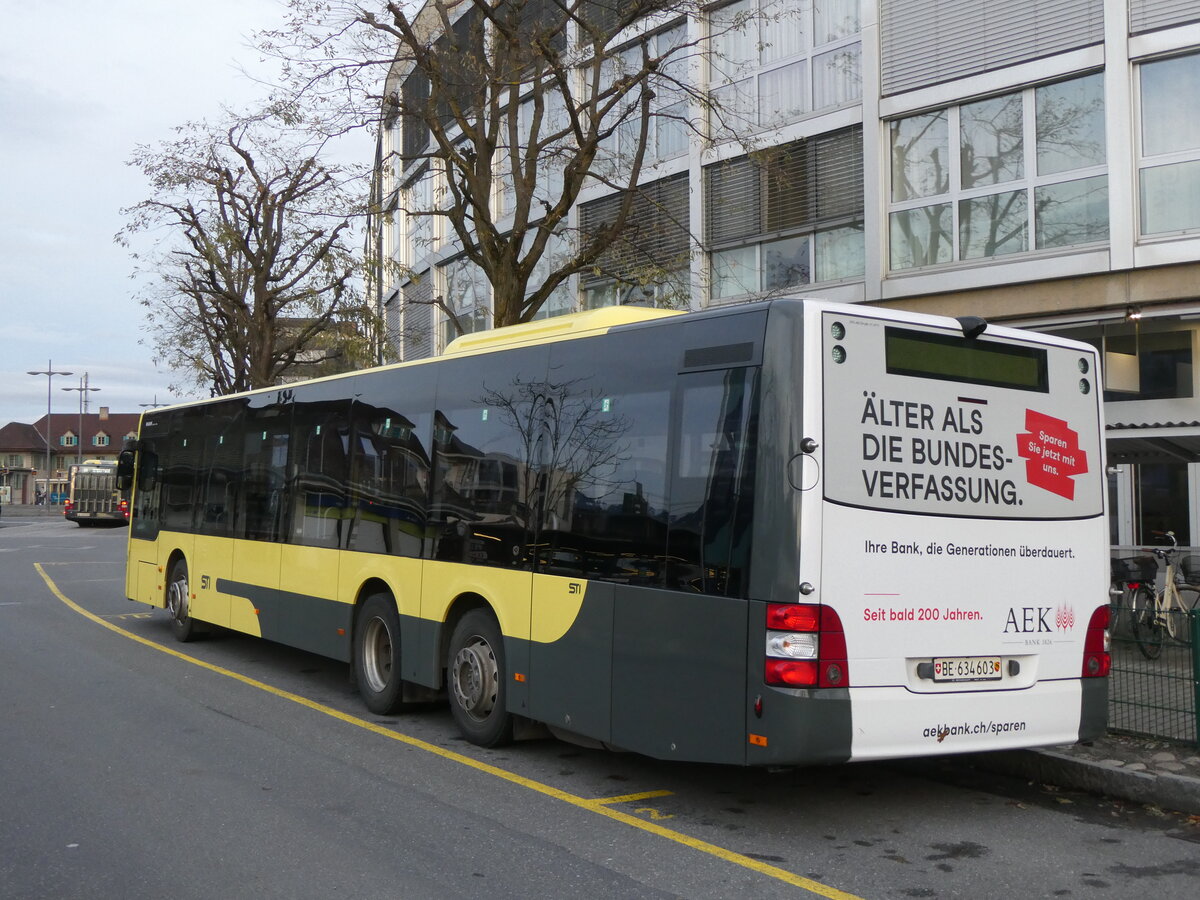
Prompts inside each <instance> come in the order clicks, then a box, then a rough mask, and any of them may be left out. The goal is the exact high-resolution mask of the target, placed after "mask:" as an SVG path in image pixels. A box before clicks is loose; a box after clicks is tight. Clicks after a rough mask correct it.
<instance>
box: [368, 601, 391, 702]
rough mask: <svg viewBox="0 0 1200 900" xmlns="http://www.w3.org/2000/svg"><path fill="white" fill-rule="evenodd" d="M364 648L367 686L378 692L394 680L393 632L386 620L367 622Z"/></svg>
mask: <svg viewBox="0 0 1200 900" xmlns="http://www.w3.org/2000/svg"><path fill="white" fill-rule="evenodd" d="M362 649H363V675H364V676H365V677H366V679H367V686H368V687H369V688H370V689H371V690H372V691H374V692H375V693H377V694H378V693H379V692H381V691H382V690H384V689H385V688H386V687H387V686H388V684H389V683H390V682H391V680H392V634H391V632H390V631H388V628H387V623H386V622H384V621H383V620H382V619H379V618H374V619H372V620H371V621H370V622H368V623H367V628H366V633H365V635H364V636H363V648H362Z"/></svg>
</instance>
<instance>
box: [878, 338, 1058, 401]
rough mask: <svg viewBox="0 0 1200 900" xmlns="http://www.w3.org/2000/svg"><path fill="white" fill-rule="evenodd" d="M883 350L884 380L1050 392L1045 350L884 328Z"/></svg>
mask: <svg viewBox="0 0 1200 900" xmlns="http://www.w3.org/2000/svg"><path fill="white" fill-rule="evenodd" d="M885 331H886V333H885V336H884V346H885V350H886V355H887V356H886V358H887V371H888V374H889V375H912V376H913V377H915V378H936V379H938V380H939V381H961V382H964V383H966V384H984V385H990V386H992V387H1000V388H1012V389H1014V390H1018V391H1040V392H1041V393H1043V394H1044V393H1047V392H1048V391H1049V390H1050V383H1049V378H1048V375H1047V369H1046V351H1045V350H1044V349H1041V348H1038V347H1020V346H1016V345H1013V344H996V343H982V342H980V341H977V340H967V339H966V338H963V337H957V336H955V335H951V334H930V333H928V332H924V331H911V330H909V329H907V328H887V329H885Z"/></svg>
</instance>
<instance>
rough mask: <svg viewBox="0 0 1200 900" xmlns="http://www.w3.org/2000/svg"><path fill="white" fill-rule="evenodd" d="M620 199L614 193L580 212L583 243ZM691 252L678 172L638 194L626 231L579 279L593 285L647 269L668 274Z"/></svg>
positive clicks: (682, 176) (612, 214)
mask: <svg viewBox="0 0 1200 900" xmlns="http://www.w3.org/2000/svg"><path fill="white" fill-rule="evenodd" d="M621 196H622V195H621V194H613V195H611V196H608V197H603V198H601V199H600V200H594V201H592V202H591V203H586V204H583V205H582V206H581V207H580V210H579V227H580V230H581V231H582V232H583V235H584V239H585V240H586V239H587V235H588V234H590V233H593V232H595V231H596V229H597V228H599V227H600V226H603V225H607V224H609V223H611V222H613V221H614V220H615V219H616V216H617V212H618V211H619V209H620V205H621ZM690 247H691V239H690V232H689V230H688V180H687V173H686V172H680V173H679V174H678V175H672V176H671V177H670V178H664V179H662V180H661V181H655V182H652V183H650V184H644V185H642V186H641V187H640V188H639V189H638V193H637V196H636V197H635V198H634V202H633V210H632V211H631V213H630V215H629V218H628V219H627V220H626V225H625V229H624V230H623V231H622V232H621V233H620V234H619V235H618V236H617V238H616V240H615V241H614V242H613V244H612V245H611V246H610V247H609V248H608V249H607V250H605V252H604V253H603V254H602V255H601V257H600V259H599V260H597V263H596V266H595V268H594V269H593V270H590V271H588V272H585V273H584V274H583V276H582V281H583V283H584V284H585V285H587V284H593V283H595V282H597V281H604V280H606V279H608V278H621V277H628V276H631V275H633V274H634V273H636V272H639V271H641V272H644V271H645V270H646V269H653V270H658V271H661V272H673V271H676V270H678V269H679V268H681V267H682V266H684V265H686V260H687V257H688V252H689V249H690ZM597 270H598V271H597Z"/></svg>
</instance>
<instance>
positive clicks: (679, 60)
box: [560, 24, 689, 172]
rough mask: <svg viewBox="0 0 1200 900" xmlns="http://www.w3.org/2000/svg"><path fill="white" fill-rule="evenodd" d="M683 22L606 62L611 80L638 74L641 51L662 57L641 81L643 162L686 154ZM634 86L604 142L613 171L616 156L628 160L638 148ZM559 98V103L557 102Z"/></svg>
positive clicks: (617, 165)
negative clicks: (645, 125)
mask: <svg viewBox="0 0 1200 900" xmlns="http://www.w3.org/2000/svg"><path fill="white" fill-rule="evenodd" d="M686 44H687V25H686V24H679V25H675V26H673V27H671V28H668V29H667V30H666V31H660V32H658V33H656V34H652V35H649V36H648V37H646V38H644V39H643V40H641V41H639V42H638V43H637V44H636V45H635V46H632V47H629V48H627V49H626V50H623V51H622V52H620V53H618V54H617V55H616V56H614V57H613V58H612V60H611V68H610V72H611V76H612V77H613V78H614V79H616V78H619V77H621V74H622V73H623V72H630V73H636V72H639V71H640V70H641V68H642V65H643V53H645V54H647V55H649V56H650V57H651V58H654V57H659V58H663V57H665V60H664V61H663V63H662V64H661V66H660V67H659V69H658V72H657V74H655V75H652V76H650V77H649V78H648V79H646V82H645V88H646V89H647V90H649V91H651V92H652V94H653V98H652V99H651V101H650V109H651V115H652V116H653V119H652V121H651V122H650V128H649V131H648V132H647V134H646V150H645V160H646V162H647V163H652V162H655V161H657V160H664V159H671V158H673V157H676V156H682V155H683V154H685V153H687V148H688V122H689V115H688V101H687V94H686V92H685V89H684V88H683V87H681V85H687V84H688V72H687V68H688V62H689V54H688V52H687V50H686V47H685V45H686ZM641 94H642V92H641V91H640V90H637V89H634V90H632V91H631V92H630V93H629V95H628V97H627V99H626V101H625V107H626V116H627V118H625V120H624V121H623V122H622V123H621V124H620V125H619V126H618V127H617V130H616V134H615V135H614V139H613V140H615V147H614V146H613V140H610V141H608V142H606V145H605V150H606V151H607V153H606V157H607V159H606V161H607V162H608V164H609V165H610V166H612V167H614V171H618V172H619V171H622V166H621V160H630V159H633V157H634V154H635V153H636V152H637V149H638V141H639V140H640V132H641V124H642V123H641V116H640V114H639V112H638V108H639V106H640V104H641ZM560 102H561V101H560Z"/></svg>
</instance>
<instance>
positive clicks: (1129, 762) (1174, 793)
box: [975, 734, 1200, 815]
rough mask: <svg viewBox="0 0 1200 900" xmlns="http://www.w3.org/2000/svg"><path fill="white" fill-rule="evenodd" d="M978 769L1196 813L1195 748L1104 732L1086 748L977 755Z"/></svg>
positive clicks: (1199, 777)
mask: <svg viewBox="0 0 1200 900" xmlns="http://www.w3.org/2000/svg"><path fill="white" fill-rule="evenodd" d="M975 763H976V765H978V766H979V767H980V768H983V769H988V770H990V771H994V772H1002V773H1004V774H1006V775H1020V776H1022V777H1025V778H1029V779H1030V780H1032V781H1036V782H1038V783H1041V784H1053V785H1057V786H1058V787H1064V788H1070V789H1072V790H1081V791H1087V792H1089V793H1094V794H1103V795H1105V796H1107V797H1114V798H1116V799H1119V800H1130V801H1133V802H1135V803H1153V804H1154V805H1155V806H1160V807H1162V808H1163V809H1170V810H1174V811H1176V812H1181V813H1186V814H1188V815H1200V747H1196V746H1194V745H1189V744H1181V743H1177V742H1173V741H1163V740H1155V739H1153V738H1140V737H1131V736H1128V735H1115V734H1110V735H1107V736H1106V737H1103V738H1101V739H1100V740H1098V741H1094V742H1092V743H1091V744H1088V745H1083V744H1074V745H1070V746H1065V747H1050V748H1046V749H1043V750H1009V751H1003V752H999V753H985V754H979V755H978V756H976V757H975Z"/></svg>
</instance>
